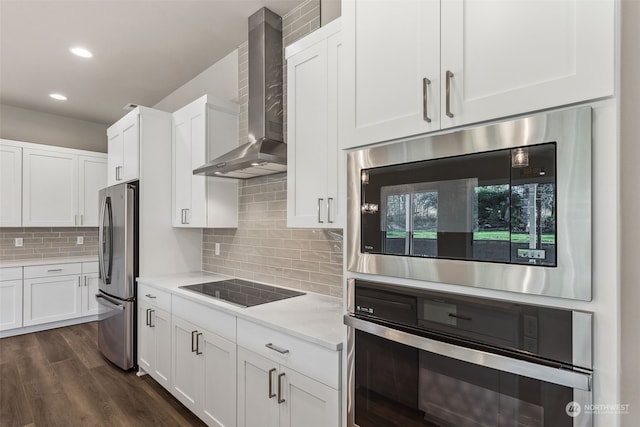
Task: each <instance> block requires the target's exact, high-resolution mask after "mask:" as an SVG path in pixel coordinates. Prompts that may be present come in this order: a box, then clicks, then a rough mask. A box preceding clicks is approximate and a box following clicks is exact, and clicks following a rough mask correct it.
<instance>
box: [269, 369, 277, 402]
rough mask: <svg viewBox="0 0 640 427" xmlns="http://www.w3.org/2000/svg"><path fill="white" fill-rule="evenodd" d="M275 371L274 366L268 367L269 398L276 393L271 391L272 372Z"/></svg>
mask: <svg viewBox="0 0 640 427" xmlns="http://www.w3.org/2000/svg"><path fill="white" fill-rule="evenodd" d="M274 372H276V368H271V369H269V399H271V398H272V397H276V394H275V393H274V392H273V374H274Z"/></svg>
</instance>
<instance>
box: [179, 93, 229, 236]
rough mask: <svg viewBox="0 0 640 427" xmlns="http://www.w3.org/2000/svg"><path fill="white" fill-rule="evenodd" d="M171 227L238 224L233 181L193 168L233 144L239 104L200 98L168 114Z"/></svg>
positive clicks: (225, 150) (223, 226)
mask: <svg viewBox="0 0 640 427" xmlns="http://www.w3.org/2000/svg"><path fill="white" fill-rule="evenodd" d="M172 122H173V125H172V127H173V135H172V147H173V149H172V159H173V167H172V177H173V180H172V182H173V186H172V187H173V188H172V210H173V219H172V224H173V226H174V227H187V228H205V227H216V228H235V227H237V226H238V182H237V181H236V180H234V179H228V178H215V177H206V176H197V175H193V170H194V169H195V168H197V167H199V166H202V165H203V164H205V163H206V161H207V159H211V158H215V157H218V156H219V155H221V154H224V153H226V152H228V151H231V150H232V149H234V148H236V147H237V146H238V105H237V104H234V103H230V102H224V101H220V100H213V99H212V98H210V97H209V96H207V95H205V96H202V97H200V98H199V99H197V100H195V101H193V102H192V103H190V104H188V105H186V106H184V107H182V108H181V109H179V110H178V111H176V112H175V113H173V119H172Z"/></svg>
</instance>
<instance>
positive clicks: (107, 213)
mask: <svg viewBox="0 0 640 427" xmlns="http://www.w3.org/2000/svg"><path fill="white" fill-rule="evenodd" d="M105 220H106V226H105ZM98 238H99V244H98V260H99V263H98V264H99V270H100V277H101V278H102V280H103V281H104V283H105V284H107V285H108V284H110V283H111V274H112V273H113V214H112V210H111V197H109V196H106V197H105V199H104V204H103V205H102V212H101V213H100V231H99V233H98ZM105 246H108V254H105ZM105 255H108V259H105Z"/></svg>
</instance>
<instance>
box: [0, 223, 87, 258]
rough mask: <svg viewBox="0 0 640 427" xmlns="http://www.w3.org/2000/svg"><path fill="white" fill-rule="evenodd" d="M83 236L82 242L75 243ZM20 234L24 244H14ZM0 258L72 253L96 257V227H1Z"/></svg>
mask: <svg viewBox="0 0 640 427" xmlns="http://www.w3.org/2000/svg"><path fill="white" fill-rule="evenodd" d="M78 236H82V237H83V238H84V243H83V244H82V245H78V244H77V243H76V242H77V238H78ZM17 237H21V238H22V239H23V246H22V247H16V246H15V239H16V238H17ZM0 251H1V252H0V260H1V261H16V260H24V259H48V258H60V257H73V256H96V257H97V256H98V228H97V227H26V228H25V227H2V228H0Z"/></svg>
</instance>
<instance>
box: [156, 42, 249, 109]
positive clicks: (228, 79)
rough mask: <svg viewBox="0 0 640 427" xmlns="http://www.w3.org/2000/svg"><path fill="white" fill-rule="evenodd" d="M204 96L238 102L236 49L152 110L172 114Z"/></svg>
mask: <svg viewBox="0 0 640 427" xmlns="http://www.w3.org/2000/svg"><path fill="white" fill-rule="evenodd" d="M206 94H208V95H212V96H214V97H216V98H219V99H222V100H224V101H234V102H238V50H237V49H236V50H234V51H233V52H231V53H230V54H228V55H227V56H225V57H224V58H222V59H221V60H219V61H218V62H216V63H215V64H213V65H212V66H211V67H209V68H207V69H206V70H204V71H203V72H202V73H200V74H198V75H197V76H196V77H194V78H193V79H192V80H189V81H188V82H187V83H185V84H184V85H182V86H180V87H179V88H178V89H176V90H175V91H174V92H172V93H171V94H169V95H168V96H167V97H165V98H164V99H163V100H162V101H160V102H158V103H157V104H156V105H154V106H153V108H157V109H159V110H163V111H168V112H170V113H173V112H174V111H176V110H177V109H179V108H181V107H183V106H185V105H187V104H188V103H190V102H191V101H194V100H196V99H198V98H200V97H201V96H202V95H206Z"/></svg>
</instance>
